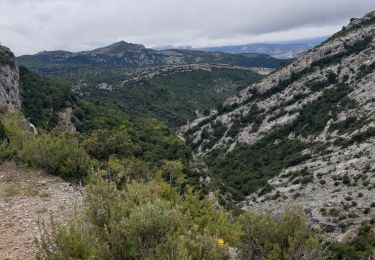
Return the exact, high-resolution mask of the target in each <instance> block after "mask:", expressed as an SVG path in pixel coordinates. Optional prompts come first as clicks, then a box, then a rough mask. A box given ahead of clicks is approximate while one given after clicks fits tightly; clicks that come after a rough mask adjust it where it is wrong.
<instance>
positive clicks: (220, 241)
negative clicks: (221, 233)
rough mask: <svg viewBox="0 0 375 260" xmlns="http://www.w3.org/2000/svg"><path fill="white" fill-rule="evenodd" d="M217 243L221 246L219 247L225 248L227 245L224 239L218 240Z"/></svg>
mask: <svg viewBox="0 0 375 260" xmlns="http://www.w3.org/2000/svg"><path fill="white" fill-rule="evenodd" d="M217 243H218V244H219V246H223V245H224V244H225V242H224V239H222V238H220V239H218V240H217Z"/></svg>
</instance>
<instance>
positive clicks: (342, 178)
mask: <svg viewBox="0 0 375 260" xmlns="http://www.w3.org/2000/svg"><path fill="white" fill-rule="evenodd" d="M374 64H375V12H371V13H369V14H367V15H366V16H365V17H363V18H360V19H354V20H352V21H351V23H350V24H349V25H347V26H345V27H344V28H343V30H342V31H340V32H338V33H336V34H335V35H333V36H332V37H331V38H329V39H328V40H327V41H325V42H324V43H322V44H321V45H319V46H317V47H315V48H314V49H312V50H310V51H309V52H308V53H306V54H305V55H303V56H301V57H300V58H298V59H297V60H296V61H294V62H292V63H291V64H289V65H287V66H285V67H283V68H281V69H279V70H278V71H276V72H274V73H272V74H271V75H269V76H267V77H265V78H264V79H263V80H261V81H260V82H258V83H256V84H253V85H251V86H250V87H248V88H246V89H244V90H243V91H241V92H239V93H238V94H237V95H236V96H233V97H231V98H229V99H227V100H226V101H225V102H224V103H223V104H222V105H220V106H218V107H217V108H216V109H214V110H212V111H211V113H210V115H208V116H204V117H201V118H199V119H197V120H195V121H193V122H192V123H190V124H188V125H186V126H185V127H183V128H182V130H181V136H183V137H184V138H185V139H186V141H187V143H189V144H191V146H192V147H193V149H194V152H195V154H196V155H198V157H199V158H201V159H203V160H204V161H205V162H206V163H207V166H208V175H209V176H211V177H212V178H211V179H212V180H214V181H215V180H216V182H217V183H219V184H220V186H221V187H222V189H223V190H225V191H228V192H230V193H231V195H232V196H233V198H234V199H235V200H237V201H243V202H242V203H241V204H240V205H241V206H242V207H243V208H244V209H246V208H254V207H255V208H273V207H279V206H281V205H283V203H284V202H286V203H288V202H298V203H301V204H302V205H304V207H305V209H306V211H308V212H309V213H310V217H311V221H312V222H314V223H321V224H322V225H323V226H325V227H326V230H328V231H329V232H334V233H333V234H332V236H331V237H335V236H336V235H338V234H340V233H345V232H346V231H348V230H351V229H352V228H355V227H358V225H359V224H360V223H361V222H362V221H364V220H368V219H371V218H372V217H374V214H375V210H374V209H373V206H374V205H373V201H374V199H375V196H374V194H375V193H374V191H373V189H374V188H375V175H374V171H375V168H374V166H375V164H374V160H375V154H374V152H375V146H374V137H375V125H374V124H375V102H374V97H375V92H374V91H375V85H374V82H375V70H374V69H375V66H374Z"/></svg>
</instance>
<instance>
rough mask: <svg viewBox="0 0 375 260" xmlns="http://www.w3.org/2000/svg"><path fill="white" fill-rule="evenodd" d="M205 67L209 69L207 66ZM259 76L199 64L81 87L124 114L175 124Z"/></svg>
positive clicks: (206, 109)
mask: <svg viewBox="0 0 375 260" xmlns="http://www.w3.org/2000/svg"><path fill="white" fill-rule="evenodd" d="M207 68H208V69H207ZM260 78H261V76H260V75H259V74H257V73H255V72H253V71H251V70H247V69H239V68H230V67H220V68H215V67H210V66H208V65H206V66H204V67H198V68H195V69H188V70H184V71H177V72H172V73H169V74H166V75H156V76H152V77H147V76H144V77H142V78H140V79H137V80H133V81H132V80H129V81H128V82H126V83H124V84H122V85H121V86H116V87H114V88H113V89H111V90H108V88H107V89H101V88H100V86H102V85H99V87H97V86H94V87H90V86H82V85H81V87H80V89H79V90H76V93H77V92H78V93H81V94H84V96H83V99H85V100H89V101H92V102H100V103H102V104H105V105H107V106H108V105H109V106H115V107H116V108H118V109H119V110H121V111H122V112H123V113H124V114H129V115H137V116H147V117H153V118H157V119H158V120H161V121H164V122H166V123H167V124H168V125H169V126H172V127H176V126H181V125H183V124H185V123H186V122H187V121H189V120H192V119H193V118H194V117H195V116H197V115H199V114H204V113H209V110H210V109H211V108H213V107H215V106H216V105H217V104H218V103H220V102H222V101H223V100H224V99H225V98H226V97H228V96H231V95H233V94H234V93H236V92H237V91H239V90H241V89H243V88H245V87H246V86H248V84H249V83H251V82H255V81H257V80H258V79H260Z"/></svg>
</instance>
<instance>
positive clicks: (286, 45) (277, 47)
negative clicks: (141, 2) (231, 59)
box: [157, 37, 328, 59]
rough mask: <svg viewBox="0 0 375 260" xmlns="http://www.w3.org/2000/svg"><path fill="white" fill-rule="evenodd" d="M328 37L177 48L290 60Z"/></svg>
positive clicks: (160, 48)
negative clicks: (259, 54) (265, 55)
mask: <svg viewBox="0 0 375 260" xmlns="http://www.w3.org/2000/svg"><path fill="white" fill-rule="evenodd" d="M327 38H328V37H317V38H313V39H306V40H297V41H287V42H276V43H250V44H244V45H230V46H219V47H206V48H192V47H189V46H183V47H178V49H191V50H201V51H209V52H224V53H230V54H243V53H261V54H267V55H270V56H272V57H274V58H278V59H291V58H295V57H297V56H298V55H299V54H301V53H303V52H305V51H307V50H309V49H311V48H313V47H315V46H316V45H319V44H320V43H322V42H323V41H325V40H326V39H327ZM170 48H172V47H171V46H169V47H159V48H157V49H159V50H163V49H170Z"/></svg>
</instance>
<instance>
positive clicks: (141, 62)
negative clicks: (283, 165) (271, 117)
mask: <svg viewBox="0 0 375 260" xmlns="http://www.w3.org/2000/svg"><path fill="white" fill-rule="evenodd" d="M17 60H18V62H19V63H20V65H23V66H25V67H27V68H29V69H31V70H33V71H36V72H39V73H43V74H57V73H67V72H76V71H79V70H82V68H85V67H86V68H90V67H107V68H108V67H126V68H137V67H146V66H158V65H183V64H196V63H220V64H229V65H234V66H242V67H266V68H276V67H278V66H280V64H281V63H283V61H282V60H279V59H275V58H272V57H270V56H268V55H264V54H240V55H234V54H227V53H221V52H203V51H195V50H164V51H156V50H152V49H148V48H145V47H144V46H143V45H140V44H131V43H127V42H124V41H121V42H117V43H114V44H111V45H109V46H107V47H103V48H99V49H95V50H91V51H82V52H76V53H73V52H67V51H44V52H40V53H37V54H35V55H24V56H20V57H18V58H17Z"/></svg>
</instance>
